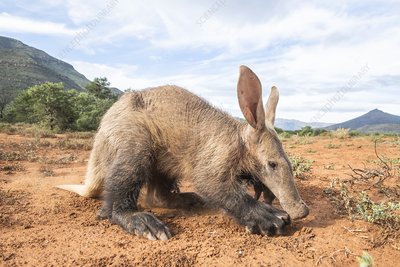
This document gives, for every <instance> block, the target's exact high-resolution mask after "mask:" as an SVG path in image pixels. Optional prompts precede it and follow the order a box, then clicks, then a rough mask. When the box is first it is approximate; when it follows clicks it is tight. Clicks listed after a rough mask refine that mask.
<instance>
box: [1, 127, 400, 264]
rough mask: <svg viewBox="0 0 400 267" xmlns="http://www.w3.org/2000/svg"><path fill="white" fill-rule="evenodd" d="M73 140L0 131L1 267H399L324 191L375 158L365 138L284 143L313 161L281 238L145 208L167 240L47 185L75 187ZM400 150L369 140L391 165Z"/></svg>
mask: <svg viewBox="0 0 400 267" xmlns="http://www.w3.org/2000/svg"><path fill="white" fill-rule="evenodd" d="M76 137H77V136H75V135H73V134H69V135H57V136H53V137H50V138H37V137H36V138H35V137H29V136H28V137H27V136H21V135H7V134H4V133H1V134H0V155H1V158H0V230H1V231H0V265H4V266H21V265H30V266H45V265H46V266H50V265H51V266H61V265H62V266H65V265H68V266H77V265H78V266H106V265H118V266H120V265H123V266H130V265H140V266H194V265H195V266H316V265H318V266H357V264H358V263H357V259H356V258H357V256H358V255H361V253H362V251H368V253H369V254H370V255H371V256H372V257H373V258H374V261H375V264H376V266H399V265H398V263H397V261H398V259H399V258H400V242H399V239H398V238H397V237H396V236H393V235H391V234H390V233H389V234H387V233H384V232H382V230H381V228H380V227H378V226H377V225H375V224H372V223H368V222H364V221H360V220H351V219H349V218H348V217H347V216H343V215H340V214H338V210H337V207H336V206H335V203H334V202H332V201H331V198H330V196H329V194H327V192H328V193H329V192H330V191H329V190H327V188H329V187H330V186H331V184H332V180H334V179H339V180H341V179H348V178H349V176H348V175H346V174H350V173H351V170H350V169H349V166H348V165H349V164H350V165H351V166H352V167H354V168H355V167H357V168H363V167H364V166H363V164H367V165H368V164H372V161H374V160H376V156H375V152H374V142H373V140H372V139H373V138H372V137H353V138H345V139H338V138H334V137H315V138H298V137H292V138H288V139H285V140H284V142H283V143H284V146H285V147H286V150H287V151H288V152H289V153H291V154H293V155H297V156H302V157H304V158H307V159H310V160H312V161H313V162H312V173H311V174H310V175H308V176H307V177H306V178H305V179H297V184H298V188H299V191H300V193H301V195H302V196H303V199H304V200H305V201H306V202H307V203H308V204H309V206H310V209H311V213H310V215H309V216H308V217H307V218H305V219H303V220H301V221H296V222H294V224H293V226H292V228H291V230H290V231H289V234H288V236H282V237H262V236H257V235H250V234H247V233H246V232H245V230H244V228H243V227H241V226H238V225H237V224H236V223H235V222H234V221H233V220H232V219H230V218H229V217H227V216H226V215H224V214H223V212H222V211H218V210H217V211H213V210H207V211H203V212H197V213H196V212H192V213H187V212H183V211H176V210H160V209H152V211H153V212H155V213H156V214H157V215H158V217H159V218H161V220H163V221H164V222H166V223H167V225H168V226H169V227H170V229H171V230H172V232H173V234H174V236H173V238H172V239H171V240H169V241H166V242H161V241H148V240H145V239H141V238H138V237H136V236H131V235H128V234H126V233H124V232H123V231H122V230H121V229H120V228H119V227H118V226H115V225H111V224H110V223H109V222H107V221H96V220H95V214H96V212H97V209H98V208H99V206H100V204H101V203H100V201H99V200H95V199H84V198H82V197H79V196H76V195H74V194H72V193H69V192H65V191H62V190H58V189H56V188H54V186H55V185H57V184H63V183H79V182H81V181H82V180H83V177H84V173H85V168H86V164H87V159H88V155H89V151H90V146H91V138H85V139H83V138H76ZM399 148H400V142H399V138H398V137H385V138H384V139H383V140H381V141H380V142H379V143H378V150H379V153H380V154H383V155H386V156H388V157H393V158H400V151H399ZM395 183H398V179H397V180H396V181H395ZM189 186H190V185H186V184H184V187H185V188H186V189H187V188H189ZM397 186H398V184H397ZM397 200H398V199H397Z"/></svg>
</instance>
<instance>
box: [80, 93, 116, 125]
mask: <svg viewBox="0 0 400 267" xmlns="http://www.w3.org/2000/svg"><path fill="white" fill-rule="evenodd" d="M113 103H114V100H112V99H100V98H98V97H95V96H94V95H92V94H89V93H86V92H83V93H80V94H79V95H78V96H77V97H76V98H75V101H74V106H75V107H74V109H75V111H76V112H77V115H78V118H77V120H76V129H77V130H79V131H92V130H96V129H97V127H98V126H99V124H100V120H101V118H102V117H103V115H104V113H105V112H106V111H107V110H108V109H109V108H110V107H111V105H112V104H113Z"/></svg>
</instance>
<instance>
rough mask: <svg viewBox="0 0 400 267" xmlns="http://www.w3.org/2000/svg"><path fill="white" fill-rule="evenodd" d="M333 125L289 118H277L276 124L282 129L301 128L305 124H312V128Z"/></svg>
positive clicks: (293, 129) (292, 129)
mask: <svg viewBox="0 0 400 267" xmlns="http://www.w3.org/2000/svg"><path fill="white" fill-rule="evenodd" d="M329 125H332V123H325V122H303V121H299V120H288V119H276V121H275V126H276V127H278V128H281V129H282V130H286V131H287V130H290V131H295V130H300V129H301V128H303V127H305V126H311V127H312V128H322V127H326V126H329Z"/></svg>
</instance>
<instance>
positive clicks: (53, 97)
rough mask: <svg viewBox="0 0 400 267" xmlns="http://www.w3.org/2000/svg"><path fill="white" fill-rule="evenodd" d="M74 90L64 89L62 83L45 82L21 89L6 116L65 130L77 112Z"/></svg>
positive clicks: (15, 120)
mask: <svg viewBox="0 0 400 267" xmlns="http://www.w3.org/2000/svg"><path fill="white" fill-rule="evenodd" d="M77 95H78V92H77V91H76V90H68V91H65V90H64V85H63V84H62V83H50V82H46V83H43V84H40V85H35V86H32V87H30V88H28V89H27V90H25V91H23V92H22V93H21V94H20V95H18V96H17V97H16V99H15V100H14V101H13V102H12V105H11V107H10V110H9V112H8V116H7V117H8V118H9V119H10V120H12V121H13V122H28V123H41V124H43V125H44V126H47V127H49V128H50V129H59V130H65V129H68V128H71V126H72V125H73V124H74V122H75V120H76V117H77V114H76V112H75V110H74V109H73V102H74V99H75V97H76V96H77Z"/></svg>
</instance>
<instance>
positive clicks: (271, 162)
mask: <svg viewBox="0 0 400 267" xmlns="http://www.w3.org/2000/svg"><path fill="white" fill-rule="evenodd" d="M268 166H270V167H271V168H272V169H273V170H275V169H276V167H277V166H278V164H277V163H276V162H274V161H268Z"/></svg>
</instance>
